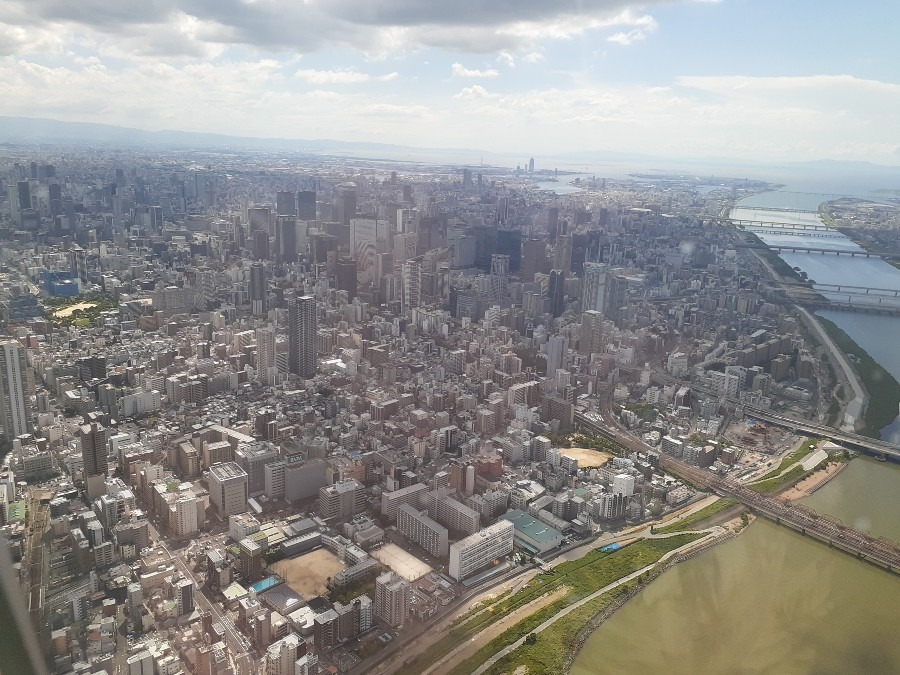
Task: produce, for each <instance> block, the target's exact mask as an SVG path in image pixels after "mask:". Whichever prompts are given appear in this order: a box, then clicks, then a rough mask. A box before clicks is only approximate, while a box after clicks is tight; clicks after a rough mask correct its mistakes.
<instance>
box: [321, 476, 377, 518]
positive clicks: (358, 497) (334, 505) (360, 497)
mask: <svg viewBox="0 0 900 675" xmlns="http://www.w3.org/2000/svg"><path fill="white" fill-rule="evenodd" d="M365 510H366V491H365V488H364V487H363V486H362V485H360V484H359V482H357V481H356V480H354V479H352V478H348V479H347V480H342V481H339V482H337V483H335V484H334V485H325V486H322V487H320V488H319V516H320V517H321V518H322V519H323V520H328V521H339V520H349V519H350V518H352V517H353V516H354V515H355V514H357V513H362V512H363V511H365Z"/></svg>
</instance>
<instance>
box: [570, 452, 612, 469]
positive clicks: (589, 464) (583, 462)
mask: <svg viewBox="0 0 900 675" xmlns="http://www.w3.org/2000/svg"><path fill="white" fill-rule="evenodd" d="M560 452H561V453H562V454H563V455H564V456H566V457H571V458H572V459H577V460H578V468H579V469H589V468H593V467H598V466H603V465H604V464H606V463H607V462H608V461H609V460H611V459H612V455H611V454H609V453H608V452H601V451H600V450H588V449H587V448H565V449H560Z"/></svg>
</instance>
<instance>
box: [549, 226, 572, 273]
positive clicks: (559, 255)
mask: <svg viewBox="0 0 900 675" xmlns="http://www.w3.org/2000/svg"><path fill="white" fill-rule="evenodd" d="M553 267H554V268H556V269H558V270H562V271H563V272H564V273H565V274H569V273H570V272H571V271H572V235H569V234H561V235H559V236H558V237H557V238H556V253H555V257H554V261H553Z"/></svg>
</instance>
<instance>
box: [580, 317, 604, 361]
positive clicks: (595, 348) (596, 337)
mask: <svg viewBox="0 0 900 675" xmlns="http://www.w3.org/2000/svg"><path fill="white" fill-rule="evenodd" d="M602 325H603V315H602V314H601V313H600V312H598V311H597V310H595V309H589V310H586V311H585V312H584V313H583V314H582V315H581V336H580V338H579V340H578V351H580V352H581V353H582V354H597V353H600V351H601V347H602V345H601V343H600V336H601V332H600V331H601V327H602Z"/></svg>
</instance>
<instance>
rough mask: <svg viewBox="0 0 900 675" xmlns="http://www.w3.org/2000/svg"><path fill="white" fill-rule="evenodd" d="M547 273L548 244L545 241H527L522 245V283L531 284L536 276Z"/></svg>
mask: <svg viewBox="0 0 900 675" xmlns="http://www.w3.org/2000/svg"><path fill="white" fill-rule="evenodd" d="M546 271H547V244H546V243H545V242H544V240H543V239H526V240H525V242H524V243H523V244H522V281H523V282H525V283H531V282H533V281H534V275H535V274H537V273H538V272H540V273H541V274H546Z"/></svg>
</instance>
